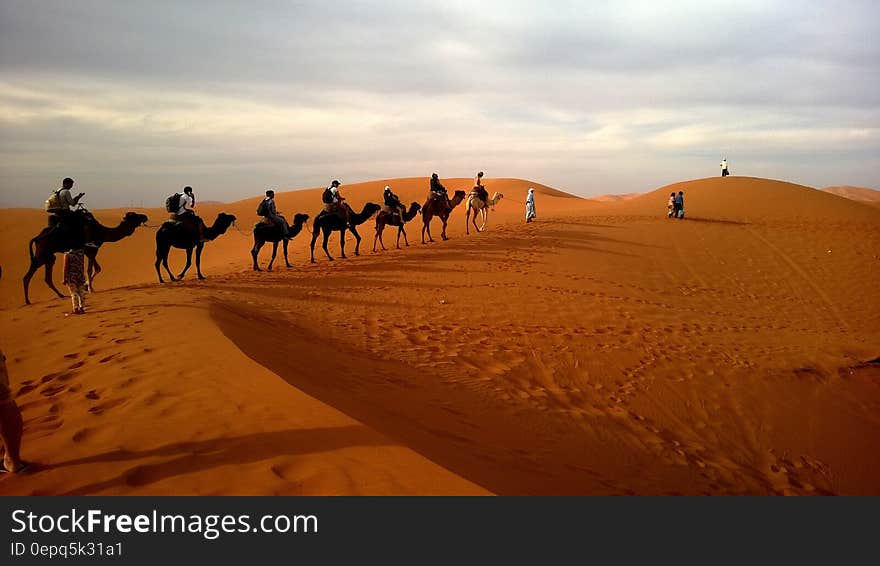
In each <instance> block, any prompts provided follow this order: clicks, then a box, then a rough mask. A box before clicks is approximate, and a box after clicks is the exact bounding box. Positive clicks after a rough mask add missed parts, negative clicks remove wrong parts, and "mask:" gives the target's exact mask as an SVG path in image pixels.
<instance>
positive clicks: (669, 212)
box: [666, 192, 678, 218]
mask: <svg viewBox="0 0 880 566" xmlns="http://www.w3.org/2000/svg"><path fill="white" fill-rule="evenodd" d="M677 212H678V211H677V210H676V209H675V193H674V192H672V193H669V202H667V203H666V218H673V217H674V216H675V215H676V214H677Z"/></svg>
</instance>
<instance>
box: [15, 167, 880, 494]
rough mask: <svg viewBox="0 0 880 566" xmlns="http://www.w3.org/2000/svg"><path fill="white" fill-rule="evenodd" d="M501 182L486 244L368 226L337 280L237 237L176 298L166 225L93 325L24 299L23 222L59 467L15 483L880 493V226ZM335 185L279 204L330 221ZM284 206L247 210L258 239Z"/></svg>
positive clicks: (299, 246)
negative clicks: (261, 219) (329, 192)
mask: <svg viewBox="0 0 880 566" xmlns="http://www.w3.org/2000/svg"><path fill="white" fill-rule="evenodd" d="M386 183H388V181H387V180H377V181H374V182H371V183H364V184H360V185H354V186H350V187H346V186H344V187H343V192H344V194H346V196H348V198H349V199H351V201H352V204H353V206H355V208H359V207H361V206H362V205H363V203H364V202H366V201H367V200H374V202H375V201H376V200H377V199H378V198H379V196H380V195H381V188H382V187H384V185H385V184H386ZM469 183H470V180H469V179H461V180H451V181H447V182H446V183H445V184H446V186H447V188H448V189H449V190H450V192H452V191H453V190H455V189H459V188H467V185H468V184H469ZM390 184H391V185H392V186H393V187H394V189H395V192H397V193H398V194H399V195H401V197H402V200H404V201H406V202H410V201H413V200H414V201H417V202H422V201H423V200H424V197H425V193H426V190H427V180H426V179H425V178H414V179H395V180H391V182H390ZM487 186H488V190H489V191H490V192H494V191H500V192H504V193H505V196H506V197H510V198H509V199H507V200H505V201H502V202H501V203H500V204H499V205H498V206H496V210H495V211H494V212H492V213H491V214H490V223H489V229H488V231H487V232H485V233H482V234H475V235H471V236H470V237H465V236H464V226H463V224H464V215H463V212H460V211H458V210H456V211H455V212H454V213H453V215H452V218H451V220H450V229H449V234H450V237H451V239H450V241H448V242H437V243H435V244H431V245H427V246H422V245H421V244H414V245H412V246H410V248H407V249H403V250H400V251H397V250H389V251H388V252H380V253H376V254H372V253H371V252H370V251H369V250H370V249H371V248H372V245H371V244H372V237H371V235H370V231H371V228H370V225H369V223H368V224H366V225H364V226H363V228H362V230H361V233H362V235H363V236H364V243H363V244H362V247H361V257H352V258H351V259H349V260H346V261H336V262H332V263H331V262H327V261H325V260H323V259H319V261H318V263H317V264H315V265H313V266H311V265H307V259H308V255H307V252H308V247H307V238H308V233H307V232H303V234H302V235H301V236H299V237H298V238H297V239H296V240H294V242H293V243H292V245H291V252H292V253H291V261H292V263H293V264H294V268H292V269H290V270H287V269H279V270H276V271H274V272H271V273H255V272H253V271H251V269H250V257H249V256H248V250H249V247H250V242H249V240H248V238H247V237H246V236H242V235H241V234H240V233H238V232H233V233H231V234H228V235H227V236H224V237H223V238H222V239H220V240H218V241H216V242H212V243H211V244H209V246H208V250H207V251H206V262H205V269H206V272H207V274H208V276H209V279H208V280H207V281H205V282H197V281H194V280H193V279H189V280H186V281H183V282H181V283H178V284H174V285H166V286H164V287H163V286H159V285H158V284H157V283H153V277H154V273H153V272H152V265H151V263H152V260H151V257H150V256H151V252H152V250H151V249H150V247H151V243H152V242H151V240H150V238H149V237H150V236H152V235H153V232H151V231H150V230H149V229H146V230H145V229H141V230H139V231H138V232H136V235H135V236H133V237H132V238H131V239H130V240H126V241H125V242H122V243H119V244H117V245H116V246H115V247H114V248H109V249H108V250H106V251H107V254H106V256H102V257H103V258H104V261H103V263H104V264H105V269H107V274H106V275H105V276H102V277H105V279H104V280H103V283H102V280H101V279H99V280H98V286H99V288H100V289H102V291H101V292H100V293H97V294H95V295H94V296H92V297H90V300H91V305H90V308H91V309H92V313H91V314H90V315H89V316H88V317H79V318H77V319H76V320H73V321H71V320H69V319H65V318H64V316H63V311H64V310H65V307H66V306H67V304H66V303H63V302H61V301H53V300H48V299H47V295H42V296H41V297H40V302H38V303H37V304H36V305H34V306H33V307H30V308H23V307H20V306H18V305H19V304H20V301H19V302H16V300H17V298H18V296H20V295H17V293H19V292H20V290H19V289H18V287H17V285H15V283H17V281H16V280H15V277H16V274H15V264H14V263H12V262H10V259H11V258H13V257H18V255H16V254H19V255H20V253H21V252H20V250H18V247H15V250H13V246H12V245H11V244H9V240H11V239H15V238H18V241H19V244H20V241H21V240H22V239H25V240H26V237H25V236H24V235H25V234H28V233H29V230H30V229H31V228H30V226H31V225H32V224H34V223H36V222H37V221H41V220H42V215H41V213H38V211H34V213H31V212H28V211H0V220H2V223H0V226H2V227H3V228H2V229H3V230H5V231H6V232H5V234H4V236H5V237H4V239H3V240H4V243H3V244H2V245H3V246H4V247H0V252H2V254H3V255H2V256H0V258H2V263H3V266H4V278H3V281H2V284H0V285H2V286H0V289H2V290H3V292H4V295H3V297H4V304H3V307H4V308H3V309H2V310H0V321H2V325H0V340H2V343H0V345H2V347H3V348H4V350H5V351H6V353H7V356H9V358H10V373H11V376H12V379H13V387H14V392H15V393H16V395H17V399H18V401H19V403H20V404H21V405H22V407H23V410H24V413H25V418H26V421H27V423H26V426H27V431H26V436H25V443H24V455H25V456H26V457H28V458H30V459H33V460H36V461H38V462H41V463H42V465H43V469H42V470H41V471H38V472H37V473H34V474H32V475H30V476H22V477H16V478H4V479H2V480H0V493H4V494H9V493H36V494H50V493H76V494H87V493H137V494H151V493H331V494H389V493H399V494H403V493H447V494H450V493H460V494H478V493H498V494H562V493H567V494H806V495H809V494H877V493H878V492H880V481H878V478H880V473H878V471H880V420H878V418H877V415H878V414H880V411H878V409H880V389H878V387H877V383H878V379H880V366H878V365H877V364H876V363H872V362H870V360H874V359H875V358H877V356H878V355H880V351H878V350H877V348H878V344H880V309H878V308H877V305H880V300H878V299H880V257H878V252H877V250H878V249H880V210H876V209H874V208H871V207H866V206H864V205H862V204H859V203H856V202H852V201H848V200H846V199H841V198H839V197H836V196H833V195H830V194H825V193H822V192H821V191H816V190H814V189H811V188H808V187H802V186H798V185H793V184H790V183H784V182H780V181H771V180H762V179H754V178H742V177H728V178H726V179H718V178H713V179H699V180H694V181H686V182H683V183H678V184H674V185H670V186H667V187H663V188H660V189H657V190H655V191H652V192H649V193H647V194H644V195H642V196H639V197H636V198H633V199H630V200H625V201H619V202H611V203H599V202H594V201H591V200H588V199H580V198H577V197H568V196H559V195H556V194H555V193H554V192H551V191H549V190H548V189H544V188H539V186H538V185H536V184H534V183H531V184H530V183H529V182H527V181H516V180H498V179H495V180H493V179H490V180H488V181H487ZM529 186H534V187H535V188H536V191H538V192H539V197H538V202H537V207H538V222H537V223H535V224H524V223H523V222H522V205H521V204H520V203H519V202H516V201H518V200H521V199H522V198H523V197H524V193H525V190H526V189H527V188H528V187H529ZM673 189H674V190H676V191H677V190H683V191H684V192H685V198H686V205H685V208H686V210H687V212H688V218H687V219H686V220H683V221H679V220H669V219H666V218H665V217H664V214H665V204H666V198H668V193H669V192H670V191H672V190H673ZM319 191H320V189H312V190H311V191H291V192H283V193H282V192H281V191H280V190H278V197H277V199H278V201H279V205H280V208H281V209H282V211H283V212H284V213H286V214H288V217H290V216H291V214H292V212H294V211H302V212H308V213H310V214H314V213H315V212H316V211H317V209H318V208H319V205H318V204H317V203H318V202H319ZM542 191H545V192H542ZM664 193H665V195H664ZM258 200H259V199H258V197H255V198H252V199H245V200H244V201H240V202H237V203H231V204H227V205H223V208H224V210H227V211H229V212H233V213H235V214H236V215H239V227H240V229H242V230H247V229H248V228H249V225H250V223H251V222H252V221H253V220H255V215H254V210H253V209H255V208H256V202H257V201H258ZM756 203H757V204H759V205H760V206H757V205H756ZM218 211H219V208H218V209H213V208H210V207H206V210H205V211H204V212H203V215H205V216H206V217H207V216H209V215H210V214H215V213H216V212H218ZM158 212H159V211H148V214H150V216H151V224H153V223H155V222H156V221H157V220H153V218H154V214H155V213H158ZM119 215H120V211H101V213H100V214H99V216H100V217H101V218H102V219H103V218H113V217H114V216H116V217H118V216H119ZM156 218H158V217H156ZM29 223H30V224H29ZM408 230H409V233H410V240H411V242H416V241H418V231H419V230H418V222H414V223H413V224H412V225H411V227H410V228H409V229H408ZM386 243H387V242H386ZM330 249H331V251H332V252H334V255H335V252H336V250H338V244H337V242H336V237H334V238H333V239H332V240H331V246H330ZM349 249H350V248H349ZM16 250H17V251H16ZM13 252H14V253H13ZM102 254H104V251H103V250H102ZM262 259H263V265H265V261H266V260H267V256H266V255H265V252H264V256H263V258H262ZM177 261H178V262H179V261H180V258H179V256H178V257H177ZM8 263H9V264H10V265H11V268H10V270H9V273H8V278H7V277H6V275H7V273H6V265H7V264H8ZM141 263H145V264H146V265H142V264H141ZM57 278H59V279H60V276H58V277H57ZM10 281H12V283H10ZM39 286H40V284H39V283H38V284H37V285H36V286H35V290H36V289H38V288H39ZM111 287H112V288H111ZM41 292H42V291H41ZM11 294H16V295H17V296H11ZM35 295H36V294H35ZM181 343H183V344H187V345H191V346H192V348H193V351H192V353H191V355H187V356H175V355H174V352H176V351H178V349H179V345H180V344H181Z"/></svg>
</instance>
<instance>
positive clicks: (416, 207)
mask: <svg viewBox="0 0 880 566" xmlns="http://www.w3.org/2000/svg"><path fill="white" fill-rule="evenodd" d="M409 208H410V210H415V211H416V214H421V212H422V205H420V204H419V203H417V202H413V203H411V204H410V205H409Z"/></svg>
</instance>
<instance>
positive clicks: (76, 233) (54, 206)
mask: <svg viewBox="0 0 880 566" xmlns="http://www.w3.org/2000/svg"><path fill="white" fill-rule="evenodd" d="M72 188H73V179H71V178H70V177H67V178H66V179H64V181H63V182H62V183H61V188H60V189H58V190H56V191H53V192H52V194H51V195H49V198H48V199H47V200H46V212H48V213H49V225H50V226H52V227H53V228H57V229H59V230H67V231H68V232H70V235H71V238H72V239H71V249H76V248H81V247H83V246H84V245H85V246H88V247H92V248H96V247H98V244H97V243H95V242H94V240H93V238H92V232H93V229H92V226H93V225H94V223H95V218H94V217H93V216H92V215H91V213H89V212H88V211H86V210H84V209H77V208H76V207H77V206H80V201H81V200H82V198H83V197H84V196H85V195H86V194H85V193H80V194H78V195H76V196H73V195H72V194H71V192H70V190H71V189H72Z"/></svg>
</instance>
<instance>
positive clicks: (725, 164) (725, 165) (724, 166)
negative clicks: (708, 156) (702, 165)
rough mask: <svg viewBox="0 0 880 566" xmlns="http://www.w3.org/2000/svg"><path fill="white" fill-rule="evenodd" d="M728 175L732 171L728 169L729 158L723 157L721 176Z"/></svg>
mask: <svg viewBox="0 0 880 566" xmlns="http://www.w3.org/2000/svg"><path fill="white" fill-rule="evenodd" d="M728 175H730V171H728V170H727V159H726V158H724V157H722V158H721V176H722V177H727V176H728Z"/></svg>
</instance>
